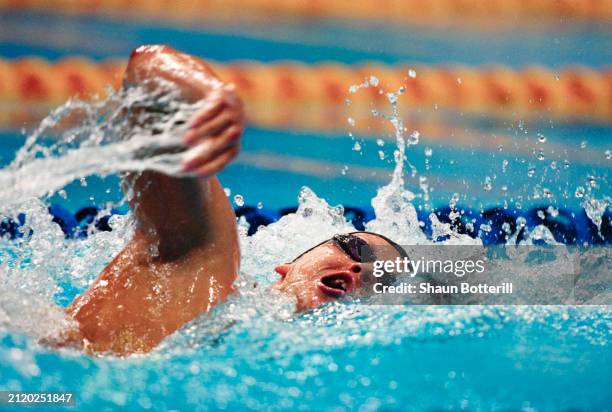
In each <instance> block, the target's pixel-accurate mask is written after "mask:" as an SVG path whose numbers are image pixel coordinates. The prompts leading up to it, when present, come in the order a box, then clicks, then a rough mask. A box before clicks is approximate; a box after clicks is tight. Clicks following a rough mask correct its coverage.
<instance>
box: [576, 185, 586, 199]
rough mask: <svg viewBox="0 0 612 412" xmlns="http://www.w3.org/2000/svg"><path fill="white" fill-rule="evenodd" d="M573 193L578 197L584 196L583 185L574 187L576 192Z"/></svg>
mask: <svg viewBox="0 0 612 412" xmlns="http://www.w3.org/2000/svg"><path fill="white" fill-rule="evenodd" d="M574 195H575V196H576V197H577V198H578V199H580V198H581V197H584V187H582V186H578V187H577V188H576V192H574Z"/></svg>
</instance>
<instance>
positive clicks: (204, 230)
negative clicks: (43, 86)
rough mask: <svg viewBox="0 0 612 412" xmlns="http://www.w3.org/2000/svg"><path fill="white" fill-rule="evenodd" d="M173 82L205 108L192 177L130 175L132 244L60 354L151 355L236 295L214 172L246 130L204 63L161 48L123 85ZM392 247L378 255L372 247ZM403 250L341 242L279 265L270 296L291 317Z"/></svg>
mask: <svg viewBox="0 0 612 412" xmlns="http://www.w3.org/2000/svg"><path fill="white" fill-rule="evenodd" d="M156 79H163V80H165V81H166V82H171V84H174V85H175V86H176V88H177V90H179V91H180V93H181V98H182V99H184V101H186V102H190V103H195V102H197V101H200V100H202V99H206V100H207V101H208V103H207V104H206V105H205V106H204V107H203V108H202V109H201V110H199V111H198V112H197V113H196V114H195V115H194V116H193V118H192V119H191V121H190V125H189V127H190V128H189V130H188V131H187V132H186V134H185V136H184V142H185V144H187V145H188V146H190V149H189V151H188V155H187V156H186V160H185V162H184V165H183V167H184V170H185V171H187V172H191V174H192V176H193V177H188V178H178V177H172V176H167V175H163V174H161V173H158V172H153V171H145V172H141V173H131V174H128V175H126V176H124V177H123V187H124V188H125V187H130V188H131V189H133V192H134V193H135V196H133V198H132V200H131V201H130V208H131V210H132V213H133V215H134V218H135V232H134V235H133V238H132V239H131V240H130V241H129V242H128V244H127V245H126V246H125V248H124V249H123V250H122V251H121V252H120V253H119V254H118V255H117V256H116V257H115V258H114V259H113V260H112V261H111V262H110V264H109V265H108V266H107V267H106V268H105V269H104V270H103V271H102V273H101V274H100V275H99V276H98V278H97V279H96V280H95V281H94V282H93V284H92V285H91V287H90V288H89V289H88V290H87V291H86V292H85V293H84V294H83V295H81V296H79V297H77V298H76V299H75V300H74V301H73V302H72V303H71V304H70V306H69V307H68V308H66V313H67V315H68V316H70V317H71V318H72V319H74V320H75V321H76V324H78V327H77V328H75V329H74V330H73V331H71V332H68V333H67V334H66V335H65V336H62V338H61V340H60V341H59V342H55V343H54V344H55V345H56V346H78V347H83V348H84V349H85V350H87V351H88V352H90V353H98V352H109V353H113V354H116V355H119V356H123V355H128V354H131V353H142V352H148V351H150V350H151V349H153V348H154V347H155V346H156V345H157V344H159V343H160V341H162V339H164V338H165V337H166V336H168V335H170V334H172V333H173V332H175V331H176V330H178V329H179V328H181V326H183V325H184V324H185V323H187V322H189V321H190V320H192V319H194V318H195V317H196V316H198V315H200V314H203V313H206V312H208V311H210V310H211V308H213V307H214V306H215V305H217V304H218V303H220V302H222V301H224V300H225V299H226V298H227V297H228V296H229V295H230V294H231V293H232V292H233V291H234V284H235V280H236V278H237V276H238V272H239V262H240V251H239V246H238V234H237V227H236V216H235V215H234V212H233V209H232V207H231V205H230V203H229V201H228V199H227V196H226V195H225V193H224V191H223V189H222V187H221V185H220V184H219V181H218V179H217V177H216V176H215V174H216V173H217V172H219V171H220V170H222V169H223V167H225V166H226V165H227V164H228V163H229V162H230V161H231V160H232V159H233V158H234V157H235V156H236V155H237V154H238V151H239V148H240V138H241V135H242V132H243V129H244V122H245V119H244V112H243V107H242V102H241V100H240V98H239V97H238V94H237V92H236V91H235V89H234V88H233V86H232V85H228V84H225V83H223V82H222V81H221V80H219V79H218V78H217V77H216V75H215V74H214V73H213V71H212V70H211V69H210V67H209V66H208V65H207V64H206V63H205V62H204V61H203V60H201V59H199V58H197V57H194V56H190V55H187V54H184V53H181V52H178V51H176V50H173V49H172V48H170V47H167V46H142V47H139V48H137V49H136V50H134V52H133V53H132V55H131V56H130V60H129V64H128V67H127V70H126V73H125V77H124V80H123V87H124V88H130V87H135V86H143V85H146V87H154V86H152V85H154V84H155V83H154V82H155V80H156ZM389 245H391V246H393V247H392V248H389V247H387V248H384V250H389V252H388V253H385V254H388V255H389V256H374V255H373V253H374V252H373V251H372V249H373V248H375V247H376V246H389ZM398 255H399V256H403V251H402V249H401V248H400V247H399V246H397V245H396V244H395V243H393V242H391V241H390V240H389V239H387V238H385V237H384V236H381V235H378V234H375V233H369V232H354V233H350V234H340V235H336V236H334V237H333V238H332V239H329V240H328V241H325V242H323V243H321V244H319V245H317V246H315V247H313V248H311V249H310V250H308V251H306V252H304V253H302V254H301V255H300V256H298V257H296V258H295V259H294V260H293V261H291V262H289V263H284V264H280V265H278V266H277V267H276V269H275V270H276V272H277V273H278V274H279V275H280V280H279V281H278V282H277V283H276V284H275V285H274V286H273V289H275V290H277V291H279V292H282V293H287V294H290V295H293V296H295V298H296V302H297V310H298V311H303V310H308V309H312V308H314V307H316V306H318V305H320V304H322V303H325V302H329V301H332V300H335V299H339V298H341V297H342V296H345V295H346V294H350V293H353V292H354V291H356V290H357V289H358V288H359V287H360V285H361V279H362V278H361V276H362V275H363V274H364V271H366V270H367V269H366V268H367V266H368V265H367V264H366V262H370V261H372V260H373V259H395V258H396V257H397V256H398Z"/></svg>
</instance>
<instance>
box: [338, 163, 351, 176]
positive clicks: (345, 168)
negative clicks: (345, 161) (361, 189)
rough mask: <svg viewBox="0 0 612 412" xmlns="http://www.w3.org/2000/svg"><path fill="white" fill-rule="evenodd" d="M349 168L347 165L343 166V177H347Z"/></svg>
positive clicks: (341, 171)
mask: <svg viewBox="0 0 612 412" xmlns="http://www.w3.org/2000/svg"><path fill="white" fill-rule="evenodd" d="M348 170H349V167H348V166H347V165H344V166H342V170H340V173H342V175H343V176H344V175H346V172H348Z"/></svg>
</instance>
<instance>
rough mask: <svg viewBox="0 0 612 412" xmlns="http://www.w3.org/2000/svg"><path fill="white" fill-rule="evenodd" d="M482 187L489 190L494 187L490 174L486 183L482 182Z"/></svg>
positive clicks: (486, 178)
mask: <svg viewBox="0 0 612 412" xmlns="http://www.w3.org/2000/svg"><path fill="white" fill-rule="evenodd" d="M482 188H483V189H484V190H486V191H487V192H489V191H490V190H491V189H493V184H492V183H491V178H490V177H489V176H486V177H485V180H484V183H483V184H482Z"/></svg>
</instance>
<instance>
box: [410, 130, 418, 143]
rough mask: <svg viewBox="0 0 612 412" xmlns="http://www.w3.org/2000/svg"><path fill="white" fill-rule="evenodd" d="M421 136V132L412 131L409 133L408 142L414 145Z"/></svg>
mask: <svg viewBox="0 0 612 412" xmlns="http://www.w3.org/2000/svg"><path fill="white" fill-rule="evenodd" d="M420 136H421V134H420V133H419V132H418V131H416V130H415V131H414V132H412V133H410V136H409V139H408V144H411V145H415V144H418V143H419V137H420Z"/></svg>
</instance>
